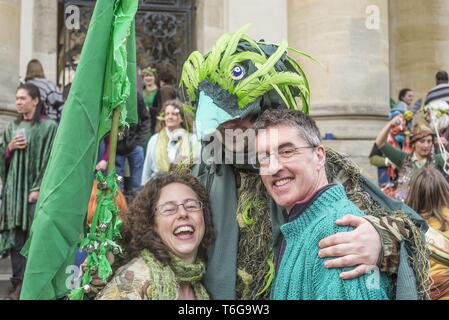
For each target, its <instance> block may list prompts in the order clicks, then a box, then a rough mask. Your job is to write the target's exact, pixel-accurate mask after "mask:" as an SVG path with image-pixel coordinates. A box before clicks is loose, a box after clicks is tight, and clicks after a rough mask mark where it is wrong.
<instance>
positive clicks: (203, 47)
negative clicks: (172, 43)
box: [196, 0, 228, 53]
mask: <svg viewBox="0 0 449 320" xmlns="http://www.w3.org/2000/svg"><path fill="white" fill-rule="evenodd" d="M226 12H227V0H225V1H223V0H197V11H196V42H197V43H196V50H198V51H200V52H201V53H205V52H207V51H209V50H210V49H211V48H212V46H213V45H214V43H215V41H216V40H217V39H218V38H219V37H220V36H221V35H222V34H223V33H225V32H226V31H227V28H228V23H227V13H226Z"/></svg>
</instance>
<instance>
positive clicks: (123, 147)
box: [115, 93, 151, 200]
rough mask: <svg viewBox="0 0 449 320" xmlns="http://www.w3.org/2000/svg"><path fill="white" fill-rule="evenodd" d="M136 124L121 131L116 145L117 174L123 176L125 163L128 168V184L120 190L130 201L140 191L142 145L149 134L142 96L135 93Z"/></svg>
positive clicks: (146, 111)
mask: <svg viewBox="0 0 449 320" xmlns="http://www.w3.org/2000/svg"><path fill="white" fill-rule="evenodd" d="M137 116H138V119H137V124H134V125H131V127H130V128H126V129H124V131H123V136H119V141H118V144H117V157H116V161H115V165H116V170H117V174H118V175H119V176H121V177H124V176H125V161H126V160H127V161H128V166H129V183H127V184H126V186H127V188H125V184H124V183H122V184H121V186H120V189H121V191H122V192H125V194H126V195H127V196H128V198H129V199H130V200H131V199H132V198H133V197H134V195H135V194H136V192H137V191H138V190H139V189H140V181H141V178H142V169H143V161H144V159H145V155H144V145H145V139H146V138H147V136H148V133H149V132H150V121H151V120H150V115H149V114H148V110H147V107H146V106H145V103H144V101H143V97H142V95H140V94H139V93H137Z"/></svg>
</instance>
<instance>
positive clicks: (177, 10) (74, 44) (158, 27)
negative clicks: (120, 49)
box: [58, 0, 196, 86]
mask: <svg viewBox="0 0 449 320" xmlns="http://www.w3.org/2000/svg"><path fill="white" fill-rule="evenodd" d="M73 6H75V9H76V10H78V12H79V18H80V19H79V25H78V26H77V28H70V27H72V26H71V25H69V28H70V29H69V28H67V26H66V25H67V23H66V22H67V21H66V19H67V18H68V16H69V15H70V14H72V13H73V12H74V11H73V10H72V9H74V7H73ZM94 6H95V1H94V0H59V8H58V30H59V32H58V39H59V42H58V84H59V85H61V86H65V85H66V84H68V83H70V82H71V79H72V77H73V74H74V72H75V70H76V66H77V64H78V60H79V57H80V54H81V49H82V46H83V43H84V39H85V37H86V33H87V29H88V26H89V22H90V19H91V17H92V13H93V9H94ZM195 10H196V7H195V0H156V1H154V0H153V1H152V0H139V10H138V12H137V15H136V50H137V64H138V66H139V67H146V66H149V65H152V66H155V65H157V64H159V63H161V62H169V63H172V64H173V65H175V66H176V68H177V70H178V74H180V72H181V68H182V62H183V61H184V60H185V59H186V58H187V55H188V54H189V53H190V52H191V51H192V49H193V47H194V42H195V38H194V35H195V30H194V25H195V24H194V21H195Z"/></svg>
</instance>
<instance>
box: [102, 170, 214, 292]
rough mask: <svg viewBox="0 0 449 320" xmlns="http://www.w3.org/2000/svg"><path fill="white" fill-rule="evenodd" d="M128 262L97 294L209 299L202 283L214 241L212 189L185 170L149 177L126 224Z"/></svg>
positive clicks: (129, 213)
mask: <svg viewBox="0 0 449 320" xmlns="http://www.w3.org/2000/svg"><path fill="white" fill-rule="evenodd" d="M122 234H123V241H122V242H123V243H122V245H123V247H124V249H125V254H126V257H125V258H126V260H127V261H129V260H130V261H129V262H128V263H126V264H124V265H123V266H122V267H120V268H119V269H118V270H117V271H116V272H115V276H114V278H113V279H112V280H111V281H110V282H109V283H108V284H107V285H106V287H105V288H104V289H103V290H102V291H100V293H99V294H98V295H97V297H96V299H98V300H121V299H124V300H208V299H209V294H208V292H207V291H206V289H205V288H204V286H203V284H202V279H203V275H204V273H205V270H206V267H205V263H206V259H207V252H208V249H209V246H210V244H211V243H212V234H213V227H212V215H211V209H210V204H209V199H208V194H207V193H206V190H205V189H204V187H203V186H202V185H201V184H200V183H199V181H198V180H197V179H196V178H194V177H193V176H191V175H190V174H185V173H164V174H159V175H158V176H157V177H155V178H154V179H152V180H151V181H150V182H149V183H147V184H146V185H145V187H144V189H143V190H142V191H141V192H140V193H139V194H138V195H137V197H136V199H135V200H134V202H133V204H132V205H131V207H130V209H129V211H128V213H127V215H126V216H125V220H124V223H123V228H122Z"/></svg>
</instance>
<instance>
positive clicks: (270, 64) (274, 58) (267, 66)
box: [235, 41, 287, 92]
mask: <svg viewBox="0 0 449 320" xmlns="http://www.w3.org/2000/svg"><path fill="white" fill-rule="evenodd" d="M286 49H287V42H286V41H283V42H282V43H281V45H280V46H279V47H278V49H277V50H276V51H275V52H274V53H273V55H271V56H270V57H269V58H268V60H267V61H266V62H265V63H264V64H263V65H262V67H261V68H260V69H258V70H257V71H256V72H254V73H253V74H250V75H249V76H248V77H247V78H245V79H244V80H242V81H241V82H239V83H238V84H237V87H236V89H235V91H236V92H238V91H239V90H241V89H242V88H244V87H245V86H247V85H250V84H251V83H252V82H254V81H255V80H256V79H258V78H260V77H262V76H264V75H266V74H268V73H269V72H270V71H273V70H274V65H275V64H276V62H278V61H279V59H280V58H281V57H282V55H283V54H284V53H285V51H286Z"/></svg>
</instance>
